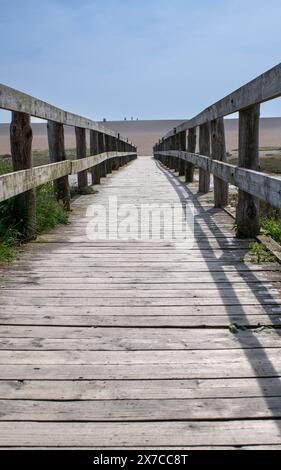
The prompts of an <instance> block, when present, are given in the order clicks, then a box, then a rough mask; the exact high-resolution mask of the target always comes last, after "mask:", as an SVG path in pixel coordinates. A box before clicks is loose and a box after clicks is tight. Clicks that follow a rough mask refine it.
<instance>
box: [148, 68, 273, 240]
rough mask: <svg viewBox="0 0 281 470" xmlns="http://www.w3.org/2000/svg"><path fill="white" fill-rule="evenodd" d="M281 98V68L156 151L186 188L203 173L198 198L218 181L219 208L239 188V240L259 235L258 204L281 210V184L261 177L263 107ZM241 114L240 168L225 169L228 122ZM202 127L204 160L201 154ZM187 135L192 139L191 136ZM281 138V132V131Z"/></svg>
mask: <svg viewBox="0 0 281 470" xmlns="http://www.w3.org/2000/svg"><path fill="white" fill-rule="evenodd" d="M278 96H281V64H279V65H277V66H276V67H273V68H272V69H271V70H269V71H267V72H265V73H264V74H262V75H260V76H259V77H257V78H255V79H254V80H252V81H251V82H249V83H247V84H246V85H244V86H242V87H241V88H239V89H238V90H236V91H234V92H233V93H231V94H230V95H228V96H226V97H225V98H223V99H221V100H220V101H218V102H217V103H215V104H213V105H212V106H210V107H209V108H206V109H205V110H204V111H202V112H201V113H200V114H198V115H197V116H195V117H194V118H192V119H190V120H188V121H185V122H183V123H182V124H180V125H179V126H178V127H176V128H174V129H172V130H171V131H169V132H168V133H167V134H166V135H165V136H164V137H163V138H162V139H161V140H159V142H158V143H157V144H155V146H154V149H153V151H154V156H155V158H157V159H158V160H160V161H161V162H162V163H163V164H164V165H166V166H167V167H169V168H171V169H175V170H176V171H178V172H179V175H180V176H183V175H185V181H186V182H187V183H189V182H192V181H193V178H194V167H195V166H197V167H199V192H202V193H207V192H208V191H209V189H210V174H211V173H212V174H213V175H214V204H215V207H224V206H226V205H227V202H228V184H229V183H230V184H233V185H235V186H237V187H238V203H237V208H236V225H237V235H238V236H244V237H245V236H247V237H253V236H255V235H257V234H258V233H259V230H260V227H259V201H260V200H262V201H265V202H267V203H268V204H270V205H272V206H273V207H277V208H281V181H280V180H279V179H278V178H276V177H273V176H268V175H266V174H264V173H261V172H259V117H260V103H263V102H265V101H268V100H271V99H274V98H276V97H278ZM235 112H239V152H238V166H234V165H230V164H228V163H226V145H225V131H224V116H227V115H229V114H232V113H235ZM197 127H199V154H197V153H195V151H196V138H197ZM187 131H188V134H187ZM280 133H281V129H280Z"/></svg>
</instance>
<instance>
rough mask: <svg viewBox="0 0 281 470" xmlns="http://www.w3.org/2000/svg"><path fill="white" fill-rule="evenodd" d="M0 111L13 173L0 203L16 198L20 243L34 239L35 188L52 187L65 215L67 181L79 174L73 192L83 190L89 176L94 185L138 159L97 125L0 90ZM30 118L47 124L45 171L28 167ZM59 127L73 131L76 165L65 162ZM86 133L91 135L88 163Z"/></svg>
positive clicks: (0, 181) (0, 190)
mask: <svg viewBox="0 0 281 470" xmlns="http://www.w3.org/2000/svg"><path fill="white" fill-rule="evenodd" d="M0 108H2V109H6V110H10V111H12V122H11V127H10V143H11V156H12V163H13V169H14V172H13V173H9V174H6V175H2V176H0V202H1V201H4V200H6V199H9V198H11V197H13V196H16V205H17V212H18V213H19V214H20V217H21V218H22V222H23V224H22V226H23V235H24V237H25V239H33V238H35V236H36V192H35V188H36V187H37V186H39V185H41V184H43V183H46V182H48V181H54V189H55V194H56V197H57V199H58V200H59V201H61V202H62V204H63V206H64V208H65V209H66V210H69V209H70V191H69V181H68V176H69V175H71V174H75V173H78V188H79V189H80V190H82V189H84V188H85V187H86V186H88V171H90V172H91V175H92V184H99V182H100V178H101V177H103V176H106V175H107V173H111V172H112V170H114V169H115V170H117V169H118V168H119V167H120V166H122V165H124V164H126V163H128V162H129V161H130V160H132V159H134V158H136V157H137V153H136V152H137V148H136V147H135V146H134V145H133V144H132V143H131V142H129V141H128V139H126V138H124V137H122V136H120V135H119V134H117V133H115V132H113V131H112V130H110V129H106V128H105V127H103V126H102V125H100V124H99V123H97V122H95V121H91V120H89V119H86V118H84V117H82V116H78V115H75V114H71V113H69V112H66V111H64V110H62V109H59V108H56V107H55V106H52V105H50V104H48V103H45V102H44V101H41V100H38V99H37V98H34V97H32V96H29V95H26V94H24V93H21V92H19V91H17V90H14V89H12V88H9V87H7V86H5V85H1V84H0ZM31 116H33V117H37V118H41V119H45V120H47V121H48V123H47V132H48V145H49V155H50V161H51V163H50V164H49V165H44V166H38V167H33V165H32V128H31ZM64 125H67V126H73V127H75V135H76V157H77V160H66V155H65V144H64ZM87 129H88V130H89V132H90V155H91V156H89V157H87V141H86V130H87Z"/></svg>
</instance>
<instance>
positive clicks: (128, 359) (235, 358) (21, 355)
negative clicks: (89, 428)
mask: <svg viewBox="0 0 281 470" xmlns="http://www.w3.org/2000/svg"><path fill="white" fill-rule="evenodd" d="M245 356H246V357H245ZM280 357H281V348H272V349H270V348H263V349H262V350H260V349H259V348H252V349H249V351H247V354H246V355H245V353H244V352H243V351H241V350H240V349H231V350H230V349H226V350H212V354H210V350H209V349H208V350H207V349H206V350H196V351H177V350H174V351H154V353H153V354H151V352H150V351H75V352H74V351H1V354H0V364H1V365H8V364H10V365H17V364H18V365H24V364H25V365H27V364H30V365H36V364H42V365H47V364H50V365H59V364H64V365H65V366H66V364H68V365H75V364H80V365H88V364H91V365H116V364H119V365H120V366H121V365H134V366H137V365H141V364H145V365H146V366H147V367H148V365H153V364H154V365H158V366H160V365H161V364H162V365H163V364H165V365H167V366H171V367H172V366H173V365H180V364H181V365H185V366H188V365H194V364H198V362H201V368H203V366H207V365H208V364H209V365H211V364H212V365H213V366H214V370H215V369H216V366H217V365H218V366H219V364H222V363H224V364H225V367H226V365H227V366H228V367H229V369H231V367H232V366H235V365H236V366H237V365H239V364H241V367H242V366H243V365H245V368H246V367H248V366H250V367H252V366H258V365H259V364H260V365H261V367H265V369H266V368H267V367H268V368H270V367H271V368H272V369H273V368H274V367H275V364H276V362H277V361H278V360H280ZM280 368H281V364H279V366H278V367H277V368H276V371H279V370H280ZM206 372H207V373H208V371H206Z"/></svg>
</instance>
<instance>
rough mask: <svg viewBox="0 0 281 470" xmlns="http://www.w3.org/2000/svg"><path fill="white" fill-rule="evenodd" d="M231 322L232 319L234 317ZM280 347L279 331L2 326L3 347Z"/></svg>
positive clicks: (85, 349) (117, 348) (106, 349)
mask: <svg viewBox="0 0 281 470" xmlns="http://www.w3.org/2000/svg"><path fill="white" fill-rule="evenodd" d="M230 323H231V319H230ZM206 345H208V348H209V349H215V350H218V349H241V348H243V349H247V348H248V349H249V348H257V349H258V348H264V347H266V348H279V347H280V335H279V334H278V333H276V332H275V331H270V330H265V331H238V332H237V333H236V334H235V335H234V334H233V333H230V332H228V331H225V330H216V329H212V330H207V331H205V330H203V331H202V330H200V329H196V330H190V329H189V330H186V329H179V328H173V329H164V330H161V329H159V328H153V329H151V328H147V329H146V330H145V332H142V331H141V330H140V329H139V328H118V327H116V328H115V329H114V330H112V331H111V330H110V329H108V328H94V329H93V328H84V329H81V328H80V329H77V328H70V327H68V328H67V327H64V328H60V327H56V328H55V327H48V328H44V327H29V328H24V327H23V326H18V327H17V326H14V327H10V328H8V329H7V328H4V327H0V349H1V350H22V351H23V350H30V351H31V350H36V349H38V350H40V351H48V350H50V351H51V350H56V351H58V350H69V351H70V350H73V351H118V350H127V351H138V350H140V351H141V350H162V351H164V350H199V349H206Z"/></svg>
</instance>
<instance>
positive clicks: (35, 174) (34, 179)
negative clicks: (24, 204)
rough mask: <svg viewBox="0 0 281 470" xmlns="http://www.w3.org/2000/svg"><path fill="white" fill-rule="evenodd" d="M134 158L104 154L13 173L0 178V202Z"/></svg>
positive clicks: (131, 155) (129, 155)
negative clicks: (115, 161)
mask: <svg viewBox="0 0 281 470" xmlns="http://www.w3.org/2000/svg"><path fill="white" fill-rule="evenodd" d="M131 157H135V154H132V153H130V152H123V153H122V152H104V153H101V154H98V155H92V156H90V157H87V158H85V159H81V160H64V161H62V162H57V163H50V164H49V165H42V166H37V167H34V168H29V169H27V170H20V171H14V172H12V173H7V174H5V175H2V176H0V202H2V201H5V200H7V199H10V198H11V197H13V196H17V195H19V194H22V193H24V192H26V191H29V190H31V189H33V188H36V187H37V186H40V185H41V184H44V183H47V182H49V181H55V180H57V179H58V178H62V177H64V176H68V175H73V174H76V173H78V172H80V171H83V170H88V169H89V168H93V167H95V166H98V165H100V164H101V163H102V162H106V161H108V160H110V159H116V158H128V159H131Z"/></svg>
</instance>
